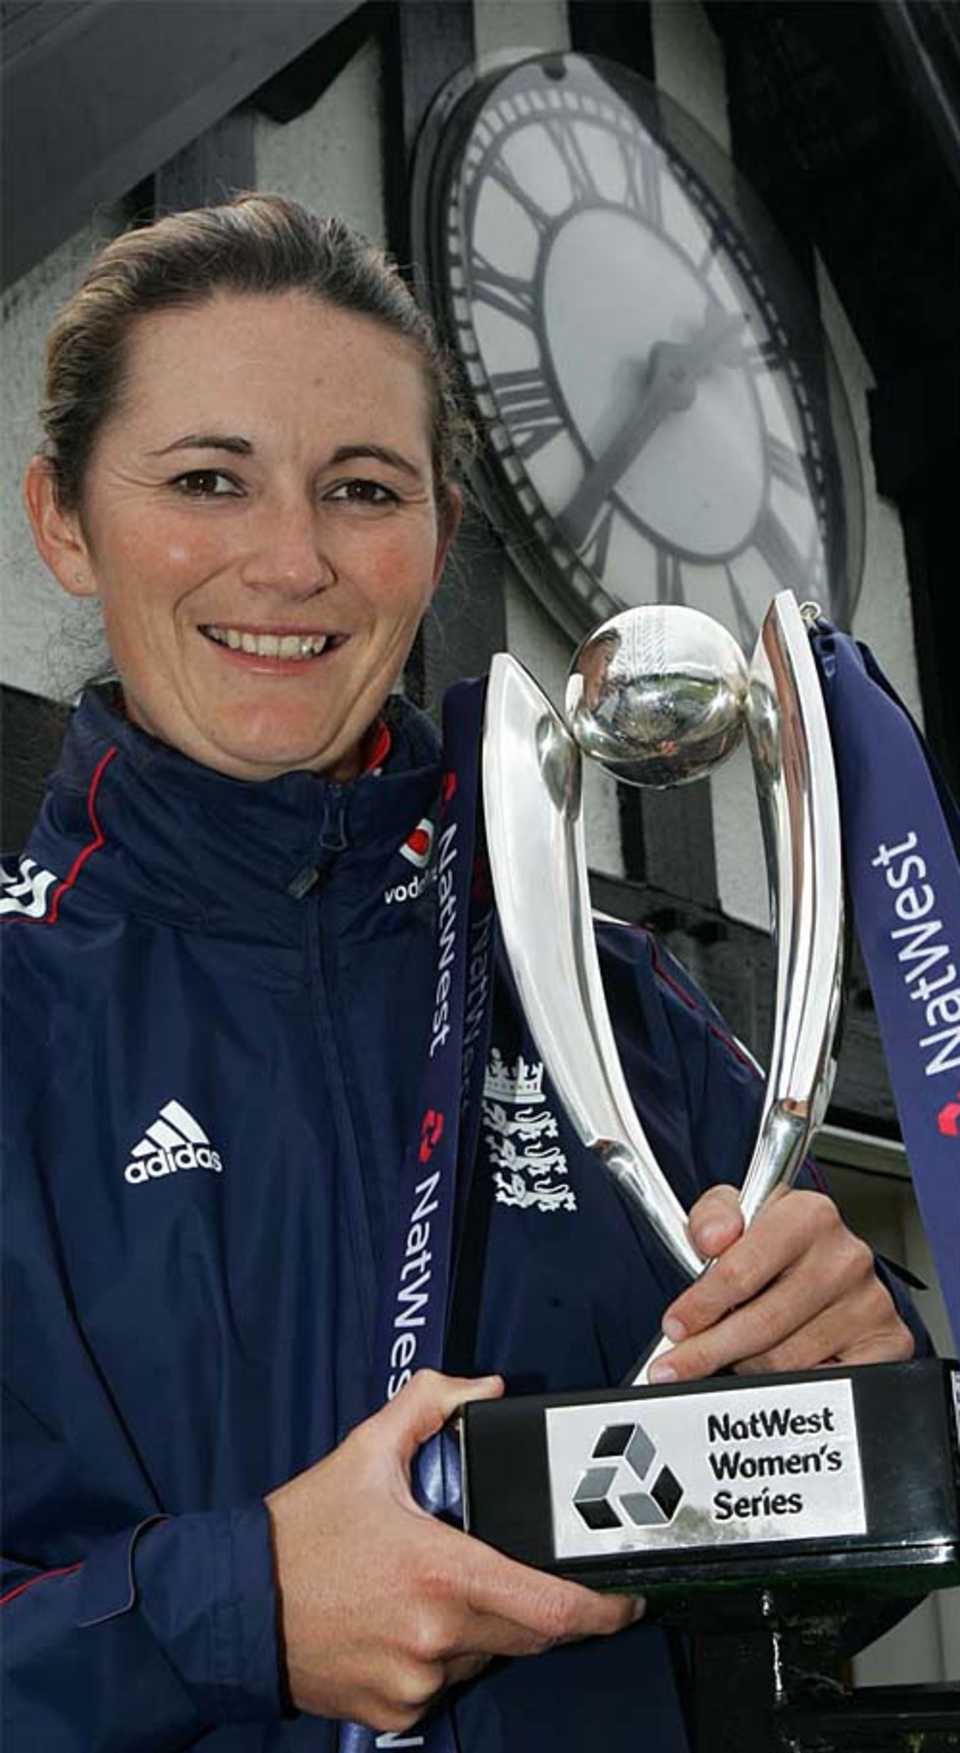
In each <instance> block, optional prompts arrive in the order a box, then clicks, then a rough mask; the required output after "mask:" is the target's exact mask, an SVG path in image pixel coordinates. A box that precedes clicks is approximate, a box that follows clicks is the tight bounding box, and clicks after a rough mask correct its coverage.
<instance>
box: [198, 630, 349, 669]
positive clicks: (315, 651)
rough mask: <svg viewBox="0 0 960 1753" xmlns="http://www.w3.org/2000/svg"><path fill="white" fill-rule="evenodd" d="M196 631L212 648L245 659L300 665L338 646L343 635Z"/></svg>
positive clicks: (344, 635)
mask: <svg viewBox="0 0 960 1753" xmlns="http://www.w3.org/2000/svg"><path fill="white" fill-rule="evenodd" d="M200 632H201V633H203V634H204V635H205V637H206V638H207V639H211V640H212V641H213V643H214V644H215V645H222V646H225V647H226V648H227V649H228V650H229V651H236V652H242V653H243V654H244V655H245V656H247V657H260V658H264V657H265V658H273V659H274V660H275V661H276V660H279V661H281V662H283V663H303V662H305V661H307V660H308V659H310V658H315V657H320V656H321V655H322V653H323V652H325V651H333V650H335V649H336V647H337V646H338V645H342V644H343V643H344V641H345V639H346V637H347V635H346V634H345V633H254V632H251V631H250V629H249V628H246V627H226V626H220V625H216V624H213V623H208V624H207V625H206V626H203V627H201V628H200Z"/></svg>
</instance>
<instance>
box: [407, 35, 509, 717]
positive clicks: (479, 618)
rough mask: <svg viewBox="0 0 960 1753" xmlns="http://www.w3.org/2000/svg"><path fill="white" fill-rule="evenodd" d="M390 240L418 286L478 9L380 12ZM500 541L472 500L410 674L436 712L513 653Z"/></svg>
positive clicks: (417, 692)
mask: <svg viewBox="0 0 960 1753" xmlns="http://www.w3.org/2000/svg"><path fill="white" fill-rule="evenodd" d="M380 22H381V31H382V37H381V42H382V49H383V79H384V85H383V96H384V112H383V120H384V187H385V192H386V209H387V214H386V217H387V240H388V243H389V246H390V249H391V251H392V252H393V254H394V255H395V256H396V257H397V259H398V261H399V262H400V264H401V267H402V268H403V269H404V271H405V272H406V273H408V274H409V276H410V278H411V279H412V278H413V263H412V248H413V246H412V226H411V176H412V170H413V162H414V155H415V152H416V149H417V144H418V140H419V137H420V133H421V129H422V127H423V123H424V119H425V117H426V115H427V112H428V111H429V109H430V106H431V104H432V103H433V100H434V98H435V97H436V95H437V93H438V91H439V90H440V89H441V87H442V86H444V85H445V84H446V83H447V81H448V80H449V79H450V78H451V77H452V76H453V75H454V74H455V73H458V72H460V70H461V69H462V68H463V67H464V66H469V65H470V64H471V63H472V62H473V60H474V53H475V48H474V30H473V5H472V4H471V3H470V0H416V3H415V4H413V5H411V4H409V3H408V0H401V3H400V4H387V5H384V6H382V7H381V8H380ZM506 564H507V562H506V559H505V556H504V552H503V548H502V546H501V544H500V542H499V541H498V540H497V539H496V537H495V536H494V535H493V533H492V531H491V530H490V528H489V526H488V525H487V522H486V520H485V518H484V516H483V513H482V512H481V511H480V509H479V507H477V506H476V505H475V504H474V503H473V502H472V501H471V502H470V504H469V505H468V508H467V513H466V516H465V518H464V524H463V528H462V530H461V534H460V538H459V540H458V543H457V548H456V553H455V556H454V558H453V559H452V561H451V562H450V563H449V564H448V566H447V568H446V571H445V573H444V576H443V579H442V581H441V584H440V589H439V591H438V592H437V595H436V597H435V599H434V603H433V607H432V609H431V610H430V613H429V614H428V615H427V618H426V620H425V621H424V624H423V626H422V628H421V630H420V633H419V634H418V636H417V641H416V644H415V646H414V649H413V651H412V653H411V656H410V661H409V663H408V665H407V672H406V678H405V679H406V686H407V691H408V693H409V694H410V696H411V698H412V699H413V700H415V701H416V702H417V703H418V704H419V705H422V706H425V707H427V708H428V709H429V710H431V711H436V709H437V708H438V706H439V704H440V701H441V699H442V697H443V695H444V693H445V691H446V689H447V688H448V687H449V686H450V683H451V682H454V681H457V680H458V679H459V678H460V677H461V676H471V675H482V674H483V673H485V671H486V670H487V669H488V668H489V665H490V659H491V657H492V656H493V654H494V652H496V651H502V650H503V648H504V646H505V645H506V623H505V618H504V607H503V574H504V569H505V566H506Z"/></svg>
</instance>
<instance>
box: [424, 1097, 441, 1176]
mask: <svg viewBox="0 0 960 1753" xmlns="http://www.w3.org/2000/svg"><path fill="white" fill-rule="evenodd" d="M442 1137H443V1114H442V1113H439V1112H438V1111H437V1109H436V1108H428V1109H427V1111H426V1113H425V1114H424V1116H423V1119H422V1121H421V1123H420V1153H419V1154H420V1161H421V1162H422V1163H428V1162H429V1161H430V1158H431V1157H432V1155H433V1153H434V1151H435V1150H436V1148H437V1145H438V1144H439V1143H440V1140H441V1138H442Z"/></svg>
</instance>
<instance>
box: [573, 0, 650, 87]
mask: <svg viewBox="0 0 960 1753" xmlns="http://www.w3.org/2000/svg"><path fill="white" fill-rule="evenodd" d="M568 12H569V17H570V47H571V48H572V49H575V50H576V51H577V53H578V54H580V55H602V56H603V57H604V58H605V59H606V60H608V61H619V63H620V65H621V67H629V68H630V69H631V71H632V72H634V73H640V74H642V76H643V78H644V79H650V80H652V79H653V76H654V63H653V24H652V21H651V7H650V0H569V5H568Z"/></svg>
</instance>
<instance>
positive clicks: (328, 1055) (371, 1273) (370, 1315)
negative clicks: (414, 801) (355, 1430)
mask: <svg viewBox="0 0 960 1753" xmlns="http://www.w3.org/2000/svg"><path fill="white" fill-rule="evenodd" d="M332 862H333V860H332V858H330V857H329V855H328V857H327V858H326V859H325V860H324V861H323V862H319V863H318V865H317V867H316V878H317V880H316V882H315V883H314V884H313V885H312V892H311V893H310V897H309V901H308V902H307V903H306V909H305V910H306V933H307V949H308V972H309V978H310V991H311V997H312V1000H313V1007H312V1008H313V1015H314V1023H315V1026H316V1031H317V1038H318V1043H319V1047H320V1053H321V1057H322V1059H323V1063H324V1068H325V1071H326V1074H327V1082H328V1088H329V1091H330V1096H331V1105H332V1107H333V1110H334V1115H333V1117H334V1122H335V1125H336V1132H337V1140H338V1143H339V1145H340V1147H341V1149H342V1150H343V1154H344V1157H345V1158H346V1159H347V1160H346V1163H345V1168H346V1176H345V1182H344V1185H343V1186H342V1188H341V1195H342V1197H343V1199H344V1203H345V1206H346V1210H347V1213H348V1220H349V1224H350V1236H351V1241H352V1246H353V1255H354V1263H355V1280H356V1285H357V1287H358V1291H359V1299H360V1311H361V1316H362V1320H363V1329H364V1339H365V1348H366V1368H367V1373H368V1374H372V1370H373V1345H374V1333H375V1330H376V1329H375V1323H376V1313H377V1311H376V1291H375V1285H376V1277H377V1273H376V1255H375V1253H374V1247H373V1234H372V1225H371V1213H370V1208H369V1190H368V1187H367V1181H366V1178H365V1176H364V1175H363V1171H362V1166H361V1153H360V1147H359V1143H358V1139H357V1133H356V1128H355V1126H354V1123H353V1116H352V1114H351V1111H350V1103H349V1100H348V1096H347V1079H346V1076H345V1073H344V1068H343V1060H342V1058H341V1055H340V1050H339V1047H338V1043H337V1031H336V1027H335V1018H334V1005H333V1003H332V1002H331V1001H332V999H333V998H334V996H335V993H334V985H335V981H334V978H333V975H332V972H331V966H330V955H329V951H328V946H327V942H326V931H325V926H324V920H323V917H322V914H323V899H324V897H323V888H324V878H325V877H326V876H327V875H328V874H329V869H330V865H331V864H332ZM345 1435H346V1430H345V1429H344V1430H340V1431H338V1436H337V1440H338V1441H340V1440H342V1438H343V1437H344V1436H345Z"/></svg>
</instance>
